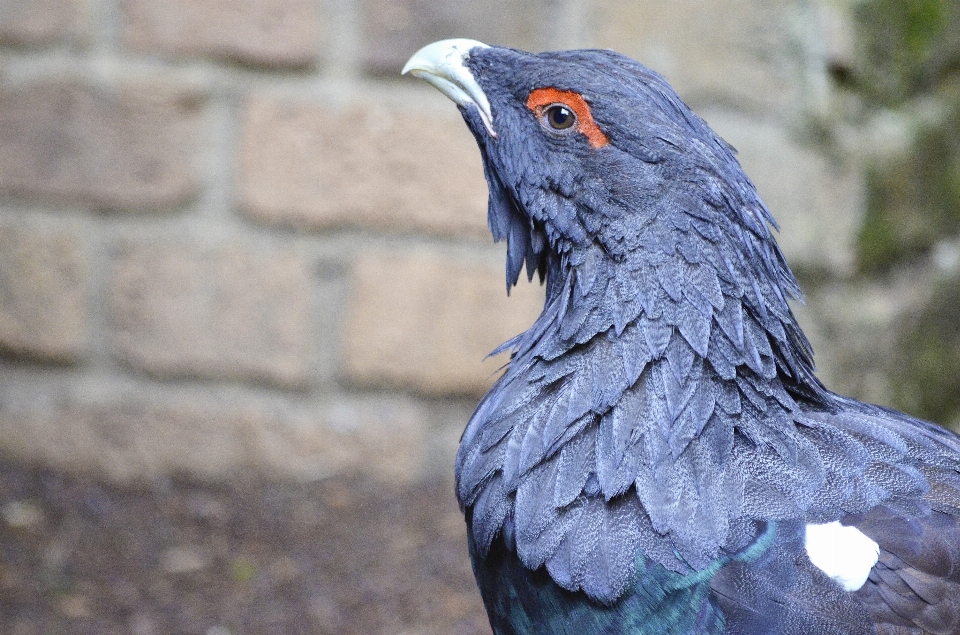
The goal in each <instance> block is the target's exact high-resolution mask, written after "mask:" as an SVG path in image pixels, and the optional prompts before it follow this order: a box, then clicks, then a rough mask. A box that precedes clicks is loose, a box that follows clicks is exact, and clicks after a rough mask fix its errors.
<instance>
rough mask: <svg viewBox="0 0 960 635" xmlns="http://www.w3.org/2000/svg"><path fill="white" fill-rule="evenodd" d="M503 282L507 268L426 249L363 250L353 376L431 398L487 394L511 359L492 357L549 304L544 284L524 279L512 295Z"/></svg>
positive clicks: (353, 297) (355, 301)
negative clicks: (487, 390)
mask: <svg viewBox="0 0 960 635" xmlns="http://www.w3.org/2000/svg"><path fill="white" fill-rule="evenodd" d="M503 281H504V273H503V269H502V268H501V267H498V266H493V265H489V264H484V263H475V262H467V261H461V260H458V259H456V258H452V257H448V256H444V255H443V254H441V253H435V252H432V251H429V250H427V249H425V248H424V249H421V250H416V251H411V252H407V253H388V252H375V251H372V250H371V251H369V252H367V253H363V254H361V255H360V256H359V257H358V258H357V260H356V264H355V267H354V270H353V274H352V278H351V291H350V298H349V301H348V311H347V318H346V321H345V328H344V336H343V368H344V373H345V375H346V376H347V377H348V378H349V379H350V380H351V381H353V382H355V383H358V384H361V385H374V386H397V387H403V388H412V389H414V390H416V391H420V392H423V393H426V394H431V395H445V394H480V393H482V392H484V391H485V390H486V389H487V388H488V387H489V386H490V384H492V382H493V379H494V374H496V371H497V369H498V368H499V367H500V366H501V365H502V364H503V363H504V362H505V361H506V360H505V358H504V357H498V358H495V359H485V357H486V355H487V354H488V353H490V351H492V350H493V349H494V348H496V347H497V346H498V345H500V344H501V343H503V342H504V341H506V340H508V339H509V338H511V337H513V336H514V335H517V334H518V333H520V332H522V331H524V330H526V329H528V328H529V327H530V326H531V325H532V324H533V322H534V320H535V319H536V317H537V316H538V315H539V313H540V310H541V309H542V307H543V292H542V289H541V287H539V286H535V285H528V284H525V283H521V284H520V285H519V286H518V287H517V288H516V289H515V290H514V291H513V292H512V297H511V298H507V296H506V294H505V293H504V286H503V285H504V282H503Z"/></svg>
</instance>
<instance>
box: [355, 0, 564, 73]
mask: <svg viewBox="0 0 960 635" xmlns="http://www.w3.org/2000/svg"><path fill="white" fill-rule="evenodd" d="M359 3H360V16H361V19H362V23H361V30H362V35H363V45H362V51H363V63H364V65H365V67H366V69H367V70H369V71H371V72H373V73H378V74H385V75H393V74H396V73H398V72H399V71H400V69H401V68H402V67H403V65H404V63H405V62H406V61H407V59H409V57H410V56H411V55H413V53H414V51H416V50H417V49H419V48H420V47H421V46H423V45H425V44H429V43H430V42H435V41H437V40H443V39H446V38H454V37H469V38H472V39H474V40H480V41H481V42H485V43H487V44H500V45H503V46H512V47H515V48H521V49H525V50H528V51H537V50H542V49H543V48H544V46H546V43H547V42H548V41H549V39H548V34H547V32H546V29H547V28H548V27H549V25H550V24H552V23H553V20H552V19H547V18H545V17H544V16H545V15H547V13H548V11H549V10H550V9H551V8H552V3H551V2H550V1H549V0H532V1H529V2H522V3H520V2H512V1H511V0H476V1H471V0H448V1H446V2H431V1H430V0H386V1H384V0H359Z"/></svg>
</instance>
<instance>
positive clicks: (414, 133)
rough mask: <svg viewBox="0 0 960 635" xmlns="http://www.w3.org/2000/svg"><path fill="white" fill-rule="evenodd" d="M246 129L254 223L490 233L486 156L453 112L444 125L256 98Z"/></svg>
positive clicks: (245, 178)
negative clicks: (484, 173) (484, 159)
mask: <svg viewBox="0 0 960 635" xmlns="http://www.w3.org/2000/svg"><path fill="white" fill-rule="evenodd" d="M241 126H242V129H241V138H240V186H239V187H240V202H241V205H242V207H243V209H244V210H245V211H246V213H248V214H249V215H250V216H252V217H253V218H256V219H258V220H262V221H266V222H269V223H279V224H285V225H294V226H299V227H307V228H314V229H322V228H330V227H343V226H359V227H371V228H376V229H400V230H425V231H428V232H431V233H435V234H447V235H462V234H473V235H476V236H485V235H486V233H487V230H486V204H487V190H486V183H485V182H484V180H483V167H482V165H481V162H480V153H479V151H478V150H477V147H476V143H475V141H474V140H473V137H472V136H471V135H470V132H469V131H468V130H467V129H466V127H465V126H464V125H463V122H462V121H461V120H460V119H459V117H457V116H456V113H455V111H453V110H452V109H451V114H450V115H449V116H447V117H442V118H441V117H429V116H426V115H423V114H416V113H415V112H413V109H412V108H410V109H406V110H401V109H399V108H398V109H387V108H384V107H377V106H354V107H352V108H345V109H336V108H332V107H326V106H320V105H317V104H309V103H296V102H289V101H280V100H274V99H268V98H254V99H251V100H249V102H248V103H247V105H246V108H245V109H244V113H243V117H242V124H241Z"/></svg>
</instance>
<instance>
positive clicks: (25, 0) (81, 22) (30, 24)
mask: <svg viewBox="0 0 960 635" xmlns="http://www.w3.org/2000/svg"><path fill="white" fill-rule="evenodd" d="M89 32H90V7H89V6H88V4H87V2H86V1H85V0H0V43H12V44H20V45H42V44H50V43H52V42H64V41H67V42H69V41H75V40H79V39H82V38H84V37H86V36H88V35H89Z"/></svg>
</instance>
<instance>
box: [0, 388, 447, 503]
mask: <svg viewBox="0 0 960 635" xmlns="http://www.w3.org/2000/svg"><path fill="white" fill-rule="evenodd" d="M8 372H9V370H8ZM155 388H156V387H155ZM429 418H430V417H429V413H428V412H427V411H426V410H425V409H424V408H423V407H422V406H421V405H419V404H418V403H416V402H415V401H414V400H412V399H410V398H402V397H399V398H398V397H390V398H383V397H368V398H344V397H338V398H334V399H332V400H330V401H328V402H325V403H323V404H322V405H320V406H319V407H309V408H298V407H292V406H291V404H290V403H285V404H284V403H282V402H279V401H277V400H275V399H274V400H263V399H257V398H255V397H251V396H250V395H244V394H243V393H242V391H238V390H236V389H235V388H234V389H228V390H217V389H213V390H199V389H191V388H185V389H184V388H173V389H170V388H161V389H159V390H157V389H155V390H152V391H149V392H147V391H143V390H142V389H137V388H136V387H135V386H133V385H132V384H130V383H129V382H118V383H114V384H112V385H110V386H109V387H107V386H100V387H94V386H90V385H88V384H84V383H76V382H71V381H69V380H64V379H63V378H62V377H61V378H53V379H51V378H49V377H47V378H37V377H30V376H27V375H25V374H23V373H10V374H9V375H8V377H7V381H5V382H4V383H3V385H2V386H0V454H4V453H12V454H14V455H17V456H20V457H23V458H27V459H30V460H32V461H37V462H40V463H43V464H46V465H52V466H58V467H61V468H67V469H81V470H85V471H90V472H95V473H97V474H100V475H103V476H106V477H108V478H109V479H111V480H115V481H143V480H150V479H154V478H157V477H161V476H163V475H167V474H175V473H190V474H194V475H197V476H200V477H201V478H204V479H210V480H215V481H224V480H228V479H231V478H233V477H235V476H236V475H237V474H239V473H241V472H243V471H244V470H253V471H256V472H258V473H260V474H265V475H270V476H274V477H279V478H294V479H297V480H316V479H321V478H326V477H329V476H331V475H334V474H360V473H363V474H366V475H367V476H368V477H370V478H373V479H375V480H378V481H381V482H385V483H386V482H389V483H394V484H399V483H406V484H414V483H417V482H421V481H423V480H424V479H429V478H432V477H435V476H436V474H435V469H434V468H433V467H432V465H431V462H432V457H431V456H429V454H430V453H431V452H432V451H435V448H436V444H432V443H431V442H430V440H429V439H428V438H427V435H426V430H427V426H426V422H427V421H428V419H429ZM444 450H448V449H447V448H444ZM452 460H453V455H452V451H449V452H447V456H446V457H445V467H448V466H449V463H450V462H451V461H452ZM444 472H446V470H444Z"/></svg>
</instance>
